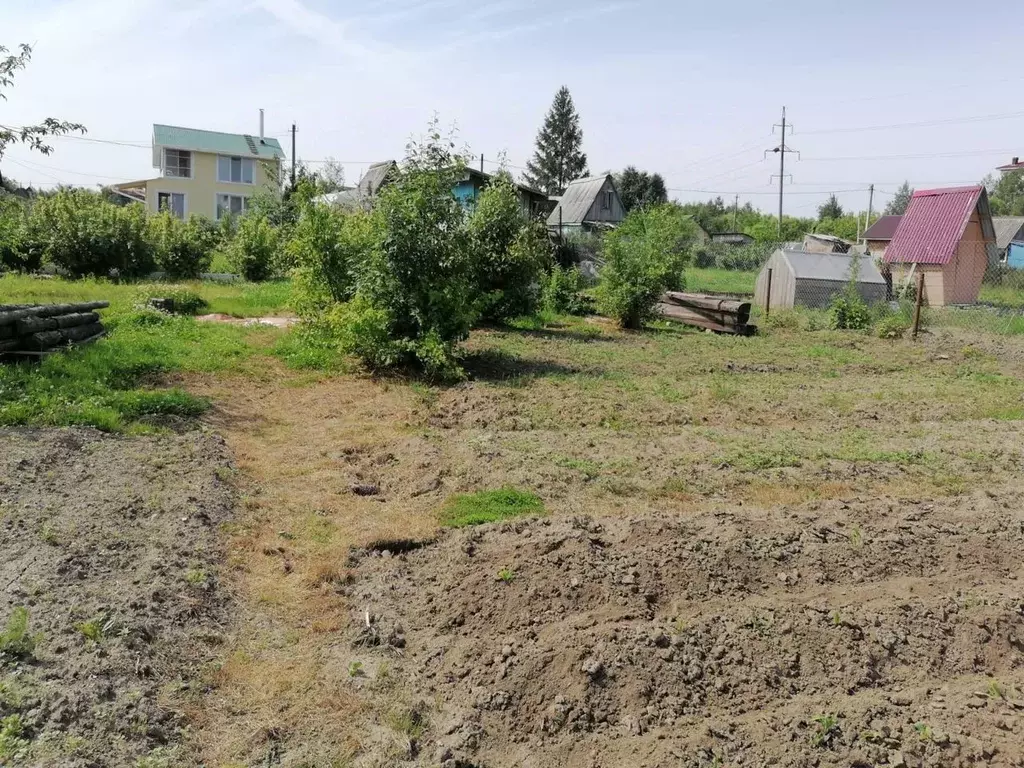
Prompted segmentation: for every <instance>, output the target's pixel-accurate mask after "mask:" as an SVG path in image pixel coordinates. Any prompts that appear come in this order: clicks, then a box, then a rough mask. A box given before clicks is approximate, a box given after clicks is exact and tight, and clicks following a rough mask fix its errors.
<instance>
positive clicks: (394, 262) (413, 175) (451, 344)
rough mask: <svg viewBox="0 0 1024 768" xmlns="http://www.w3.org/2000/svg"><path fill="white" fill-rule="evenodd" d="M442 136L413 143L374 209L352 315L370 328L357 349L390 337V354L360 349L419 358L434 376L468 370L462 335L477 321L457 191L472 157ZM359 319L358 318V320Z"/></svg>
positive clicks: (359, 326)
mask: <svg viewBox="0 0 1024 768" xmlns="http://www.w3.org/2000/svg"><path fill="white" fill-rule="evenodd" d="M453 146H454V144H453V142H451V141H447V140H442V139H441V135H440V134H439V133H438V132H437V130H436V126H431V133H430V135H429V137H428V138H427V139H426V140H425V141H423V142H420V143H411V144H410V145H409V156H408V157H407V158H406V160H405V163H404V165H403V167H402V168H401V169H400V170H399V171H398V173H396V174H395V179H394V181H393V182H392V183H391V184H389V185H388V186H387V187H385V189H384V190H383V192H381V194H380V196H379V197H378V199H377V204H376V206H375V207H374V210H373V213H372V217H371V218H372V228H373V247H372V248H371V249H370V252H369V254H368V255H367V258H366V261H365V262H364V263H363V265H362V266H361V268H360V270H359V275H358V280H357V289H356V296H357V298H358V299H359V300H360V301H359V303H358V304H357V305H356V306H357V309H358V311H353V312H352V313H351V315H350V316H349V320H348V322H351V323H353V325H352V327H351V329H350V333H349V336H350V338H351V337H354V336H358V335H359V334H361V333H368V334H369V335H370V341H369V342H365V343H364V342H363V341H359V343H357V344H355V345H354V347H355V348H356V349H363V350H367V349H373V348H377V347H378V346H379V342H380V341H381V335H382V334H386V336H387V340H388V343H387V344H386V345H383V354H382V355H381V354H374V355H372V356H366V355H364V354H360V357H362V358H363V359H364V361H365V362H367V363H368V364H370V365H379V364H380V361H381V360H382V359H386V360H387V361H388V362H387V363H386V365H387V366H388V367H391V366H394V365H404V364H415V365H418V366H419V367H420V368H421V369H422V370H423V371H424V372H425V373H426V374H427V376H429V377H432V378H456V377H459V376H461V375H462V370H461V367H460V366H459V365H458V361H457V359H456V353H457V345H458V342H459V341H461V340H462V339H464V338H466V336H468V335H469V330H470V328H471V327H472V325H473V322H474V321H475V320H476V317H477V315H476V310H475V306H474V304H475V299H476V292H475V290H474V286H473V282H472V279H471V260H470V257H469V238H468V237H467V235H466V229H465V227H464V226H463V224H464V217H465V214H464V211H463V209H462V206H461V204H460V203H459V202H458V201H457V200H456V199H455V197H454V195H452V188H453V187H454V186H455V184H456V183H457V182H458V180H459V179H460V178H461V177H462V174H463V169H464V168H465V163H464V160H463V158H462V157H460V156H459V155H457V154H455V153H454V152H453V151H452V147H453ZM357 320H358V322H357Z"/></svg>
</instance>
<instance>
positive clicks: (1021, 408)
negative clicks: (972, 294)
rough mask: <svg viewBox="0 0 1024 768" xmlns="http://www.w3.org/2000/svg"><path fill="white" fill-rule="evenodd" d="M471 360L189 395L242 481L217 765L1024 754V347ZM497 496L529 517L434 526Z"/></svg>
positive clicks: (566, 344)
mask: <svg viewBox="0 0 1024 768" xmlns="http://www.w3.org/2000/svg"><path fill="white" fill-rule="evenodd" d="M471 348H472V350H473V353H474V354H473V356H472V357H471V359H470V360H469V364H468V367H469V370H470V371H471V373H472V376H473V379H472V380H471V381H469V382H467V383H465V384H463V385H459V386H456V387H448V388H432V387H426V386H423V385H421V384H417V383H410V382H405V381H401V380H395V379H392V380H373V379H371V378H368V377H364V376H358V375H333V376H327V375H322V374H303V373H295V372H288V371H285V370H284V369H282V368H281V367H280V366H274V365H268V366H267V368H266V370H265V372H264V375H263V376H262V377H260V378H258V379H254V378H252V377H244V378H242V377H237V378H232V379H224V378H216V377H212V376H210V377H205V378H198V377H190V378H188V379H186V380H184V381H182V382H179V383H182V384H185V385H186V386H188V387H189V388H190V389H191V390H192V391H194V392H196V393H198V394H201V395H204V396H209V397H211V398H212V400H213V402H214V404H215V409H214V411H213V413H212V414H211V415H210V416H209V421H210V422H211V423H212V424H213V425H214V426H215V427H216V428H217V429H218V430H220V431H222V432H223V434H225V436H226V437H227V439H228V442H229V445H230V446H231V447H232V449H233V450H234V451H235V453H236V456H237V461H238V464H239V468H240V469H241V470H242V477H243V480H242V490H243V504H244V510H243V511H242V512H240V525H239V526H238V527H236V528H235V529H233V531H232V534H231V536H230V537H229V541H228V551H229V561H228V564H229V571H228V572H227V574H226V579H227V580H228V581H229V582H230V583H231V585H232V586H233V588H234V589H235V590H236V591H237V594H238V596H239V602H238V614H237V616H236V621H235V627H236V631H235V633H234V634H233V636H232V640H231V643H230V645H229V648H228V649H227V651H226V659H225V663H224V664H223V666H222V667H221V668H220V670H219V672H218V673H217V675H216V676H215V679H214V680H213V683H214V688H213V689H212V690H211V692H210V694H209V695H208V696H207V697H206V698H205V699H204V700H203V703H202V706H201V707H199V708H198V709H197V710H196V711H195V712H193V718H194V720H193V722H194V724H195V726H196V728H197V734H198V740H197V746H198V748H199V749H200V750H201V754H202V757H203V759H204V760H205V761H206V763H207V764H209V765H265V764H280V765H285V766H310V765H316V766H320V765H323V766H347V765H351V766H392V765H402V764H410V765H411V764H417V765H431V766H435V765H448V766H459V765H461V766H464V768H468V767H469V766H513V765H520V766H547V765H552V764H560V763H564V764H566V765H568V766H570V767H571V768H576V766H587V767H588V768H589V767H590V766H630V767H635V768H640V766H650V767H651V768H653V767H654V766H669V765H684V766H715V765H719V766H722V765H748V766H758V765H765V764H777V765H837V766H838V765H844V766H846V765H865V766H866V765H894V766H895V765H901V764H905V765H907V766H916V765H935V766H938V765H972V764H991V765H1021V764H1024V763H1022V761H1024V751H1022V750H1021V748H1020V746H1019V744H1021V743H1024V730H1022V723H1021V716H1022V711H1021V709H1020V707H1021V704H1022V702H1021V698H1020V692H1021V691H1022V690H1024V668H1022V664H1024V651H1022V646H1021V640H1022V638H1024V626H1022V622H1024V615H1022V608H1024V606H1022V603H1021V597H1020V595H1021V592H1020V584H1021V582H1020V578H1021V576H1022V575H1024V574H1022V572H1021V561H1020V555H1019V552H1020V549H1021V543H1022V542H1021V539H1022V523H1024V516H1022V514H1021V512H1020V509H1021V506H1020V497H1021V493H1022V486H1021V483H1020V469H1021V466H1022V461H1024V459H1022V442H1021V419H1022V418H1024V382H1022V377H1021V373H1022V372H1021V361H1022V360H1024V346H1022V345H1021V342H1019V341H1017V340H1014V339H1009V340H1008V339H997V338H991V337H989V338H984V337H979V336H967V335H951V334H950V333H947V332H944V333H937V334H934V335H929V336H928V337H927V338H926V339H925V340H924V341H922V342H921V343H918V344H911V343H895V344H894V343H890V342H885V341H881V340H877V339H871V338H869V337H865V336H860V335H855V334H835V333H828V332H819V333H799V332H792V333H790V332H776V333H771V334H767V335H765V336H762V337H759V338H754V339H734V338H724V337H716V336H710V335H705V334H699V333H691V332H681V331H678V330H674V329H665V330H656V331H651V332H649V333H644V334H621V333H618V332H616V331H613V330H611V329H609V328H607V327H606V326H603V325H600V324H594V323H577V324H574V325H571V326H565V327H560V328H548V329H542V330H528V329H527V330H519V331H516V330H509V331H492V332H484V333H479V334H477V335H475V336H474V338H473V339H472V340H471ZM356 485H358V486H375V487H376V488H375V490H376V493H370V494H368V495H358V494H356V493H353V491H352V488H353V486H356ZM505 485H510V486H514V487H518V488H522V489H524V490H529V491H533V492H535V493H536V494H538V495H539V496H540V497H541V498H542V499H543V500H544V503H545V505H546V507H547V510H548V513H549V515H548V517H547V518H546V521H544V522H534V523H530V524H527V525H518V524H517V525H505V526H504V527H502V526H498V527H492V528H489V529H484V530H478V531H473V532H454V533H446V534H444V535H442V536H440V538H438V536H439V533H438V531H439V528H438V517H437V513H438V509H439V508H440V506H441V505H442V504H443V503H444V501H445V499H446V498H448V497H449V496H450V495H451V494H452V493H455V492H465V491H476V490H481V489H488V488H497V487H501V486H505ZM435 539H436V541H435V543H431V544H429V545H427V546H423V547H419V548H414V547H415V546H417V544H418V543H420V542H427V541H434V540H435ZM353 547H356V548H357V549H356V552H355V554H353V550H352V548H353ZM406 550H408V551H406ZM389 553H390V556H389ZM367 615H369V622H370V627H369V628H368V627H367V626H366V624H367Z"/></svg>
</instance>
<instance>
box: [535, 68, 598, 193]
mask: <svg viewBox="0 0 1024 768" xmlns="http://www.w3.org/2000/svg"><path fill="white" fill-rule="evenodd" d="M526 167H527V171H526V173H525V174H524V179H525V181H526V183H527V184H529V185H530V186H531V187H535V188H537V189H539V190H541V191H543V192H545V193H547V194H549V195H557V194H561V193H562V192H563V191H564V190H565V188H566V187H567V186H569V182H570V181H573V180H574V179H578V178H580V177H582V176H586V175H587V156H586V155H585V154H584V153H583V130H582V129H581V128H580V116H579V114H578V113H577V112H576V107H575V105H574V104H573V102H572V96H571V95H570V94H569V89H568V88H566V87H565V86H564V85H563V86H562V87H561V88H559V89H558V93H556V94H555V100H554V102H552V104H551V109H550V110H548V113H547V115H546V116H545V118H544V125H543V126H542V127H541V129H540V131H539V132H538V133H537V149H536V151H535V152H534V154H533V159H532V160H529V161H527V163H526Z"/></svg>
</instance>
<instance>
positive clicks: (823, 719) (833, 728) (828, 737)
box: [809, 715, 839, 747]
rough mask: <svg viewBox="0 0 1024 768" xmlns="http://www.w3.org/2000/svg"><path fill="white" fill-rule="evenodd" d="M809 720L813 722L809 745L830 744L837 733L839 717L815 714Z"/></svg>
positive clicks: (821, 745) (824, 745)
mask: <svg viewBox="0 0 1024 768" xmlns="http://www.w3.org/2000/svg"><path fill="white" fill-rule="evenodd" d="M811 722H813V723H814V728H813V729H812V730H811V734H810V736H809V740H810V742H811V746H814V747H829V746H831V744H832V740H833V739H834V738H835V737H836V736H838V735H839V718H838V717H837V716H836V715H817V716H816V717H814V718H812V719H811Z"/></svg>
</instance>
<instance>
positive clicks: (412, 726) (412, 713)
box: [387, 707, 427, 742]
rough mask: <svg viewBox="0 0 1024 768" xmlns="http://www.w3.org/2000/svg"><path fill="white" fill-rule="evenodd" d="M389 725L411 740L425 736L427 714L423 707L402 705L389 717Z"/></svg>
mask: <svg viewBox="0 0 1024 768" xmlns="http://www.w3.org/2000/svg"><path fill="white" fill-rule="evenodd" d="M387 722H388V725H389V726H391V728H392V729H393V730H395V731H396V732H398V733H400V734H402V735H403V736H405V737H406V738H408V739H409V741H411V742H417V741H419V740H420V739H421V738H423V734H424V732H425V731H426V730H427V716H426V713H425V712H424V711H423V708H422V707H401V708H399V709H396V710H393V711H392V712H390V713H389V714H388V717H387Z"/></svg>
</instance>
